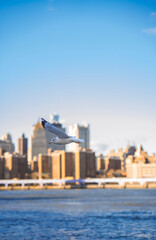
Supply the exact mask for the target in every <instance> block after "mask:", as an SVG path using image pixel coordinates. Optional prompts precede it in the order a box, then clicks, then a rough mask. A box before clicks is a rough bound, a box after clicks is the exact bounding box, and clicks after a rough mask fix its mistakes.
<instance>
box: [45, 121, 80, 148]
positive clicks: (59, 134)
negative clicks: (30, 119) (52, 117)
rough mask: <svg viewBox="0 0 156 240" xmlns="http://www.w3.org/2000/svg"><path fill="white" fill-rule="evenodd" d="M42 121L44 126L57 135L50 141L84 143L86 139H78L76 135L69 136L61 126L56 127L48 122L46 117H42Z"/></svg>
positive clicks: (61, 143)
mask: <svg viewBox="0 0 156 240" xmlns="http://www.w3.org/2000/svg"><path fill="white" fill-rule="evenodd" d="M41 123H42V126H43V127H44V128H45V129H46V130H48V131H50V132H52V133H54V134H56V135H57V137H55V138H53V139H51V141H50V142H49V144H50V143H55V144H59V145H65V144H69V143H73V142H75V143H83V142H84V140H83V139H78V138H76V137H72V136H68V135H67V134H66V133H65V132H63V131H62V130H60V129H59V128H57V127H55V126H54V125H53V124H51V123H49V122H47V121H46V120H45V119H44V118H41Z"/></svg>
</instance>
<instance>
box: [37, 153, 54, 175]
mask: <svg viewBox="0 0 156 240" xmlns="http://www.w3.org/2000/svg"><path fill="white" fill-rule="evenodd" d="M38 173H39V178H52V157H51V156H48V155H43V154H39V155H38Z"/></svg>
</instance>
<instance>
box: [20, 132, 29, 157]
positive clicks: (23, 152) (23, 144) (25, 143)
mask: <svg viewBox="0 0 156 240" xmlns="http://www.w3.org/2000/svg"><path fill="white" fill-rule="evenodd" d="M27 147H28V140H27V138H25V135H24V133H23V134H22V136H21V138H18V139H17V152H18V153H20V154H21V155H26V154H27Z"/></svg>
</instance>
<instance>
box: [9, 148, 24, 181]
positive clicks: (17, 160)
mask: <svg viewBox="0 0 156 240" xmlns="http://www.w3.org/2000/svg"><path fill="white" fill-rule="evenodd" d="M4 158H5V170H4V178H5V179H12V178H19V179H24V178H25V174H26V173H27V157H26V156H24V155H20V154H18V153H13V154H10V153H8V152H7V153H5V154H4Z"/></svg>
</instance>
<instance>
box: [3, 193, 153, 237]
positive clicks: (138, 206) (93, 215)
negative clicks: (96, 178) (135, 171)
mask: <svg viewBox="0 0 156 240" xmlns="http://www.w3.org/2000/svg"><path fill="white" fill-rule="evenodd" d="M0 239H6V240H12V239H16V240H21V239H26V240H27V239H28V240H29V239H30V240H33V239H36V240H40V239H49V240H50V239H61V240H63V239H71V240H72V239H132V240H133V239H139V240H140V239H141V240H143V239H150V240H152V239H153V240H154V239H156V190H155V189H138V190H130V189H117V190H116V189H94V190H90V189H82V190H81V189H78V190H75V189H74V190H24V191H22V190H20V191H1V192H0Z"/></svg>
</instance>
